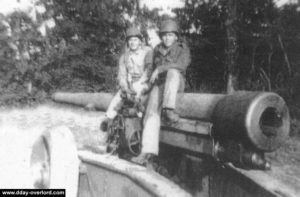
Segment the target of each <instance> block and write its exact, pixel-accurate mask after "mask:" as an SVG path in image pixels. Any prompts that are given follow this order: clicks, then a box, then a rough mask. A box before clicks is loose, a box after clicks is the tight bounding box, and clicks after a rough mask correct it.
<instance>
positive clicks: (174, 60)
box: [153, 41, 191, 76]
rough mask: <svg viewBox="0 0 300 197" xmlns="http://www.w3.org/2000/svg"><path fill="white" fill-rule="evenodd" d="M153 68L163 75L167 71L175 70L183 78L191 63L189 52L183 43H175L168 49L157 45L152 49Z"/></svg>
mask: <svg viewBox="0 0 300 197" xmlns="http://www.w3.org/2000/svg"><path fill="white" fill-rule="evenodd" d="M153 56H154V60H153V63H154V68H155V69H158V72H159V73H165V72H166V71H168V69H172V68H173V69H177V70H179V71H180V73H181V74H182V75H183V76H185V73H186V69H187V67H188V66H189V64H190V63H191V55H190V50H189V48H188V47H187V45H186V44H185V43H183V42H179V41H178V42H175V43H174V44H173V45H172V46H171V47H170V48H168V49H167V48H165V47H164V46H163V44H162V43H161V44H159V45H158V46H156V47H155V48H154V52H153Z"/></svg>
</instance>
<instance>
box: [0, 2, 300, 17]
mask: <svg viewBox="0 0 300 197" xmlns="http://www.w3.org/2000/svg"><path fill="white" fill-rule="evenodd" d="M140 1H141V2H140V3H141V6H144V5H145V6H147V7H148V8H149V9H153V8H161V9H162V11H160V14H170V15H174V13H172V11H171V10H172V9H173V8H179V7H183V6H184V0H140ZM36 2H38V0H0V13H2V14H4V15H7V14H10V13H12V12H13V11H15V10H23V11H26V10H28V9H31V8H32V7H33V6H34V4H35V3H36ZM274 2H275V3H276V5H277V6H278V7H280V6H282V5H284V4H285V3H287V2H297V0H274Z"/></svg>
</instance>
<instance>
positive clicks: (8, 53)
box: [0, 0, 300, 107]
mask: <svg viewBox="0 0 300 197" xmlns="http://www.w3.org/2000/svg"><path fill="white" fill-rule="evenodd" d="M227 2H228V1H225V0H210V1H205V0H185V6H184V7H183V8H180V9H175V10H174V12H175V13H176V14H177V20H178V21H179V23H180V25H181V28H182V35H183V37H184V38H185V39H186V40H187V42H188V44H189V45H190V48H191V51H192V64H191V66H190V67H189V70H188V73H187V89H188V91H193V92H197V91H202V92H203V91H205V92H224V91H225V89H226V80H227V75H228V67H227V60H226V57H227V54H228V51H226V50H227V49H228V48H227V41H228V37H227V34H226V25H227V24H226V19H227V16H228V14H229V13H228V12H229V10H228V9H227V6H228V5H227ZM236 3H237V13H236V14H237V19H236V20H235V21H234V23H233V27H234V28H235V31H236V33H237V34H236V36H237V54H236V55H237V69H238V72H237V75H238V81H239V89H246V90H271V91H276V92H278V93H279V94H281V95H282V96H283V97H284V98H285V99H286V100H287V101H288V102H289V104H293V106H296V107H299V106H298V105H299V104H297V103H296V102H294V101H297V100H299V98H300V94H299V93H298V92H299V91H298V90H299V88H300V82H299V81H300V80H299V77H300V67H299V64H300V59H299V53H300V42H299V39H300V37H299V36H300V35H299V29H300V23H299V18H300V12H299V11H298V10H299V8H297V5H287V6H285V7H283V8H277V7H275V5H274V3H273V1H272V0H244V1H237V0H236ZM38 4H39V5H41V6H44V7H45V10H46V11H45V12H43V13H36V17H35V18H32V17H30V16H29V14H28V13H25V12H20V11H18V12H14V13H11V14H10V15H7V16H3V15H1V16H0V18H1V21H2V22H1V23H0V46H1V47H0V62H1V67H0V89H1V93H0V94H1V99H0V100H1V103H2V104H5V103H9V102H10V103H14V101H16V102H23V103H28V102H29V103H31V102H33V101H40V100H43V99H45V98H46V97H47V96H48V95H49V94H51V93H52V92H53V91H58V90H64V91H86V92H98V91H114V90H115V88H116V81H115V78H116V71H117V62H118V58H119V55H120V53H121V51H122V50H123V48H124V44H125V43H124V38H125V29H126V27H128V26H129V25H131V23H135V24H137V25H139V26H140V27H141V29H142V31H143V33H144V34H145V37H146V39H147V34H146V30H147V28H149V27H151V28H153V26H155V25H158V24H159V21H160V20H161V19H162V18H164V17H166V16H159V15H158V10H157V9H155V10H148V9H147V8H146V7H144V8H141V7H140V6H139V0H119V1H117V0H89V1H85V0H53V1H47V0H41V1H40V2H38ZM49 21H50V22H51V21H52V23H54V24H55V26H54V25H53V26H51V27H50V26H49V25H47V24H48V23H47V22H49ZM227 23H228V21H227ZM43 28H44V30H45V31H43ZM45 32H46V34H45Z"/></svg>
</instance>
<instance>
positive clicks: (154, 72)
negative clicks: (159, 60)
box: [150, 69, 159, 83]
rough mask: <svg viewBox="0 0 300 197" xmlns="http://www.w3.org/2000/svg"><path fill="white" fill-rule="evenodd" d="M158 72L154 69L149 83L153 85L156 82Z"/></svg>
mask: <svg viewBox="0 0 300 197" xmlns="http://www.w3.org/2000/svg"><path fill="white" fill-rule="evenodd" d="M158 74H159V72H158V70H157V69H155V70H154V71H153V73H152V75H151V78H150V83H154V82H155V81H156V79H157V78H158Z"/></svg>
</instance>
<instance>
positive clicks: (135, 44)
mask: <svg viewBox="0 0 300 197" xmlns="http://www.w3.org/2000/svg"><path fill="white" fill-rule="evenodd" d="M141 44H142V41H141V40H140V39H139V38H138V37H131V38H129V39H128V47H129V49H130V50H131V51H136V50H137V49H139V47H140V46H141Z"/></svg>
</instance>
